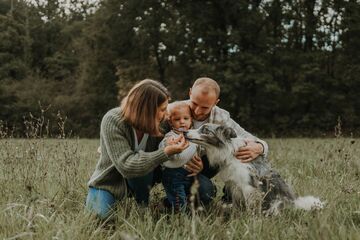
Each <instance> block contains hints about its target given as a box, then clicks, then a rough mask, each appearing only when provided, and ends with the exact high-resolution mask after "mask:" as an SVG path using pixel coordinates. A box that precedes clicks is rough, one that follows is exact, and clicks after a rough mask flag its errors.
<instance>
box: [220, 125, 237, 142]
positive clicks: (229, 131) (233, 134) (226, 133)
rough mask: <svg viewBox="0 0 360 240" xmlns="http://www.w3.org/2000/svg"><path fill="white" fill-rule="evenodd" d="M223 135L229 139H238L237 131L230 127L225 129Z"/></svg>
mask: <svg viewBox="0 0 360 240" xmlns="http://www.w3.org/2000/svg"><path fill="white" fill-rule="evenodd" d="M223 133H224V137H225V138H227V139H230V138H236V137H237V135H236V132H235V130H234V129H232V128H230V127H227V128H225V129H224V131H223Z"/></svg>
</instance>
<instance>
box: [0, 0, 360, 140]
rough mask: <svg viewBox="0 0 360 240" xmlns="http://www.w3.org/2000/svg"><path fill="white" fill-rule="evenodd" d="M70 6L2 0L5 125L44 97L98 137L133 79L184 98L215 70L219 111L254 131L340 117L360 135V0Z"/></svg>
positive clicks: (307, 127)
mask: <svg viewBox="0 0 360 240" xmlns="http://www.w3.org/2000/svg"><path fill="white" fill-rule="evenodd" d="M64 3H65V1H40V0H36V1H31V2H29V1H26V2H25V1H22V0H13V1H6V0H1V1H0V30H1V31H0V82H1V85H0V93H1V96H0V107H1V108H2V109H4V111H2V112H1V113H0V119H2V120H3V121H6V122H9V123H15V122H16V124H17V125H21V124H22V122H21V119H22V118H23V116H24V115H25V114H26V113H27V112H29V111H34V110H35V111H36V109H37V106H38V104H37V103H38V102H39V101H41V102H42V103H43V104H44V105H51V106H52V107H51V109H50V111H52V114H53V115H56V113H57V112H58V111H59V110H61V111H62V112H64V114H66V115H67V116H68V117H69V125H70V127H71V128H72V129H73V130H74V133H75V134H76V135H80V136H87V137H95V136H98V133H99V125H100V124H99V123H100V121H101V118H102V116H103V114H104V113H105V112H106V111H107V110H109V109H110V108H112V107H115V106H117V105H118V104H119V101H120V100H121V98H122V97H123V96H124V95H125V94H126V92H127V91H128V89H129V88H130V87H131V86H132V85H133V84H134V83H135V82H136V81H139V80H141V79H144V78H153V79H157V80H159V81H161V82H162V83H164V84H165V85H166V86H167V87H168V88H169V89H170V91H171V93H172V98H173V99H185V98H186V97H187V93H188V89H189V87H191V84H192V82H193V81H194V80H195V79H196V78H198V77H200V76H209V77H212V78H213V79H215V80H217V81H218V82H219V83H220V85H221V88H222V94H221V101H220V106H221V107H224V108H225V109H227V110H228V111H229V112H230V113H231V115H232V117H233V118H234V119H235V120H236V121H237V122H239V123H240V125H241V126H243V127H245V128H246V129H248V130H249V131H251V132H256V133H258V134H261V135H272V136H274V135H281V136H292V135H302V136H304V135H312V136H319V135H323V134H326V135H328V134H331V133H332V132H333V126H334V125H335V124H336V123H337V120H338V118H339V117H340V119H341V120H342V125H343V129H344V133H345V134H359V132H358V129H359V126H360V125H359V123H360V115H359V114H360V112H359V111H357V109H359V108H360V100H359V98H358V96H357V95H358V92H359V90H360V78H359V76H360V75H359V73H360V59H359V56H360V54H359V51H360V50H359V49H360V48H359V43H360V39H359V36H360V34H359V31H360V30H359V26H360V10H359V9H360V5H359V3H358V1H356V0H349V1H344V0H341V1H331V0H325V1H315V0H308V1H293V0H272V1H247V0H240V1H234V0H226V1H203V0H201V1H195V2H192V3H191V4H190V3H187V2H186V1H167V0H149V1H140V0H134V1H124V0H120V1H115V0H104V1H99V2H91V1H81V0H71V1H68V5H64ZM198 9H201V11H199V10H198ZM25 86H26V87H25ZM35 92H36V93H35ZM19 133H20V134H21V131H19Z"/></svg>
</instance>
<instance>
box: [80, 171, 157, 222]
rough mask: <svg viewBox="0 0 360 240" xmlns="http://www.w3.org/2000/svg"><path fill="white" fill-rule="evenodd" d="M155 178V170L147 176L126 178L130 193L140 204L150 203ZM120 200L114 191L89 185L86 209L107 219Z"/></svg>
mask: <svg viewBox="0 0 360 240" xmlns="http://www.w3.org/2000/svg"><path fill="white" fill-rule="evenodd" d="M155 174H156V173H155ZM154 180H155V178H154V172H150V173H149V174H147V175H145V176H141V177H137V178H131V179H126V183H127V186H128V190H129V192H130V194H129V195H131V196H134V197H135V200H136V202H137V203H138V204H141V205H145V206H146V205H148V203H149V194H150V189H151V187H152V186H153V185H154V184H155V182H154ZM119 200H121V199H116V198H115V196H114V195H113V194H112V193H110V192H108V191H106V190H103V189H98V188H94V187H89V192H88V195H87V198H86V209H88V210H89V211H90V212H92V213H95V214H96V215H97V216H98V217H99V218H101V219H105V218H107V217H108V216H109V215H110V213H111V212H112V209H113V208H114V206H115V203H116V202H117V201H119Z"/></svg>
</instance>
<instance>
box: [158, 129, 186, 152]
mask: <svg viewBox="0 0 360 240" xmlns="http://www.w3.org/2000/svg"><path fill="white" fill-rule="evenodd" d="M166 143H167V146H166V147H165V148H164V152H165V153H166V155H173V154H176V153H180V152H182V151H183V150H184V149H185V148H187V147H188V146H189V142H188V141H186V140H185V138H184V135H182V134H181V135H180V136H179V137H177V138H171V139H168V140H167V141H166Z"/></svg>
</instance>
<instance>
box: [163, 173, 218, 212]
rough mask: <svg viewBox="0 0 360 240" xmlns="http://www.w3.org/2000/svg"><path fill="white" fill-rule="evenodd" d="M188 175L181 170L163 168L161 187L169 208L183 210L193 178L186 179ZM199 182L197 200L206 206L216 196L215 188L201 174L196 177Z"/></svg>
mask: <svg viewBox="0 0 360 240" xmlns="http://www.w3.org/2000/svg"><path fill="white" fill-rule="evenodd" d="M189 174H190V173H189V172H188V171H186V170H185V169H183V168H165V170H164V171H163V181H162V182H163V185H164V188H165V192H166V196H167V198H168V200H169V202H170V205H171V207H173V208H175V209H176V210H180V209H184V208H185V207H186V204H187V196H188V195H189V194H190V188H191V185H192V184H193V182H194V177H187V175H189ZM196 177H197V179H198V181H199V185H200V186H199V189H198V194H199V198H200V199H199V200H200V202H201V203H202V204H204V205H206V204H208V203H210V202H211V201H212V199H213V198H214V197H215V195H216V186H215V185H214V184H213V183H212V182H211V180H210V179H209V178H207V177H205V176H204V175H202V174H199V175H197V176H196Z"/></svg>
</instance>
